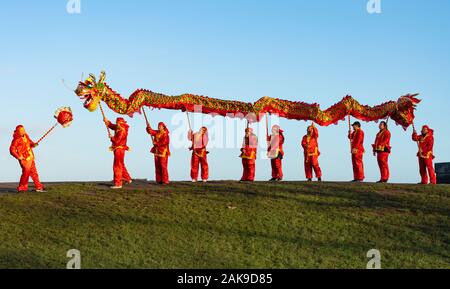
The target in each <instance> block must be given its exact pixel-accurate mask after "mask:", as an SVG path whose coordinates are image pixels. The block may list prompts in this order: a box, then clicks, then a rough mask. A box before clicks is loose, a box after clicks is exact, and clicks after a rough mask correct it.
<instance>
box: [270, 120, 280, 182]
mask: <svg viewBox="0 0 450 289" xmlns="http://www.w3.org/2000/svg"><path fill="white" fill-rule="evenodd" d="M267 142H268V143H269V147H268V149H267V151H268V153H267V155H268V157H269V158H270V159H271V162H270V164H271V166H272V179H270V181H282V180H283V158H284V151H283V144H284V135H283V130H282V129H281V128H280V126H279V125H274V126H273V127H272V135H270V136H268V137H267Z"/></svg>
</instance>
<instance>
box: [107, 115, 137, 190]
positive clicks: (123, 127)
mask: <svg viewBox="0 0 450 289" xmlns="http://www.w3.org/2000/svg"><path fill="white" fill-rule="evenodd" d="M104 122H105V124H106V126H107V127H108V131H109V129H111V130H113V131H114V136H111V137H110V139H111V143H112V146H111V147H110V150H111V151H113V152H114V163H113V171H114V185H113V186H112V187H111V189H114V190H115V189H121V188H122V185H123V182H124V181H125V182H126V183H128V184H131V183H132V179H131V176H130V174H129V173H128V170H127V168H126V166H125V152H126V151H129V150H130V148H129V147H128V146H127V139H128V129H129V125H128V124H127V122H126V121H125V119H123V118H122V117H118V118H117V120H116V123H115V124H113V123H112V122H110V121H109V120H108V119H107V118H105V119H104Z"/></svg>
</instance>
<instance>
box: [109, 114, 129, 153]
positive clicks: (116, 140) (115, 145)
mask: <svg viewBox="0 0 450 289" xmlns="http://www.w3.org/2000/svg"><path fill="white" fill-rule="evenodd" d="M107 125H108V127H109V128H110V129H112V130H113V131H114V136H113V137H112V138H111V142H112V146H111V150H116V149H123V150H129V147H128V146H127V139H128V129H129V127H130V126H129V125H128V124H127V123H126V122H122V121H119V122H117V124H113V123H112V122H110V121H108V122H107Z"/></svg>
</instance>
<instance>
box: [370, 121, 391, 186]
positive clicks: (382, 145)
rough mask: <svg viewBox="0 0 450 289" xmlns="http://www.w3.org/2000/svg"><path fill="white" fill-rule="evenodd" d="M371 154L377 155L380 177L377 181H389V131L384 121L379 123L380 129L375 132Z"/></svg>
mask: <svg viewBox="0 0 450 289" xmlns="http://www.w3.org/2000/svg"><path fill="white" fill-rule="evenodd" d="M372 148H373V154H374V155H376V156H377V161H378V166H379V167H380V174H381V179H380V181H379V183H387V182H388V181H389V177H390V173H389V154H390V153H391V132H390V131H389V130H388V128H387V123H386V122H385V121H383V122H381V123H380V131H379V132H378V133H377V137H376V139H375V143H374V144H373V145H372Z"/></svg>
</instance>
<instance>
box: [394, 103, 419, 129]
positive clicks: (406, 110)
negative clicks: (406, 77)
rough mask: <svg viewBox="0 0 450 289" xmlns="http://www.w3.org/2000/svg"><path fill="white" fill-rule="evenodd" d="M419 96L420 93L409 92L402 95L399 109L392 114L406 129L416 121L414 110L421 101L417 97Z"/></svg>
mask: <svg viewBox="0 0 450 289" xmlns="http://www.w3.org/2000/svg"><path fill="white" fill-rule="evenodd" d="M417 96H418V94H408V95H404V96H402V97H400V98H399V100H398V102H397V110H396V112H395V114H394V115H393V116H392V119H393V120H395V121H396V122H397V123H398V124H400V125H401V126H403V128H404V129H405V130H406V129H407V128H408V127H409V126H410V125H412V124H413V123H414V118H415V116H414V111H415V109H416V106H417V104H419V103H420V102H421V100H420V99H418V98H416V97H417Z"/></svg>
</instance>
